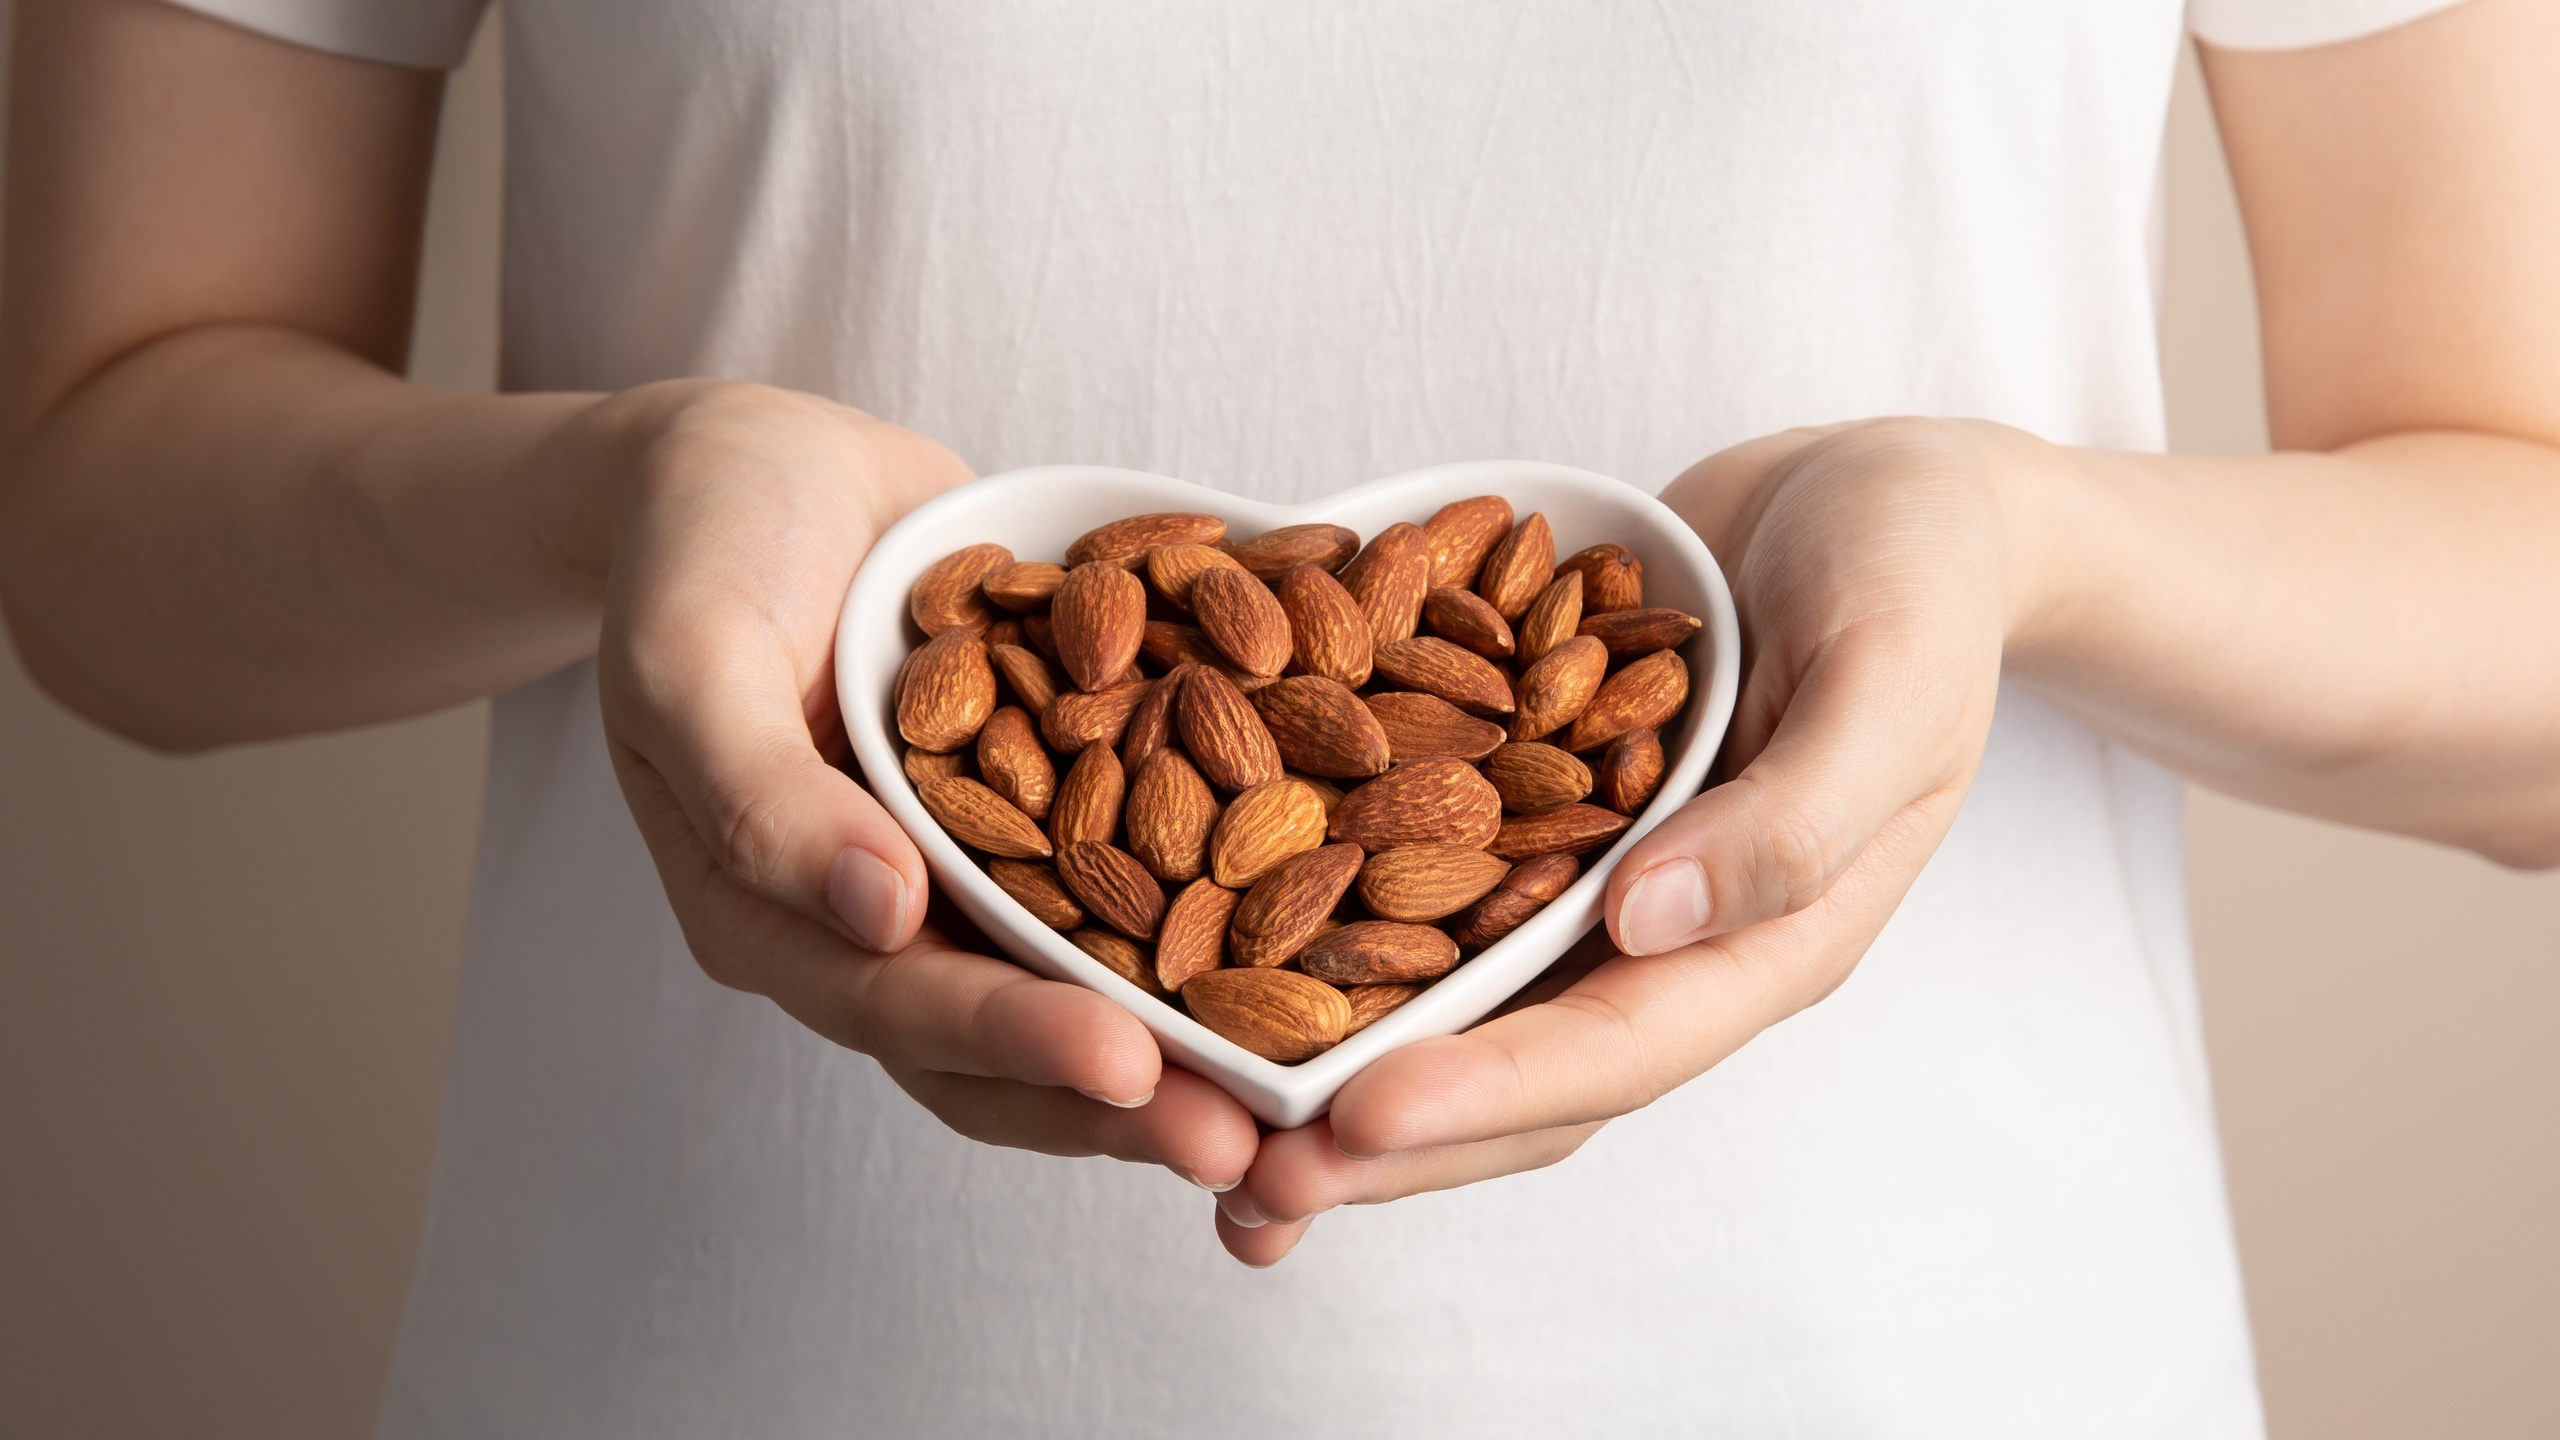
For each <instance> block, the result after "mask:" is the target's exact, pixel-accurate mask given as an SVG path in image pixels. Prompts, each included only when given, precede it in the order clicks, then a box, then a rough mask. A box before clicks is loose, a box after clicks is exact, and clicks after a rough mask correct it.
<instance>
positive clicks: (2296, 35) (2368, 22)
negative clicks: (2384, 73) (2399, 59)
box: [2187, 0, 2460, 50]
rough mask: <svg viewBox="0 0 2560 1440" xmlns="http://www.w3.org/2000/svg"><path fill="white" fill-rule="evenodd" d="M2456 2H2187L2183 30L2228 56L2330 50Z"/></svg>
mask: <svg viewBox="0 0 2560 1440" xmlns="http://www.w3.org/2000/svg"><path fill="white" fill-rule="evenodd" d="M2459 3H2460V0H2187V28H2188V29H2189V30H2191V31H2193V32H2194V33H2195V37H2196V38H2197V39H2199V40H2202V41H2204V42H2205V43H2206V44H2208V45H2220V46H2222V47H2224V48H2226V49H2231V50H2298V49H2301V48H2302V47H2304V46H2307V45H2330V44H2334V43H2336V42H2338V41H2340V40H2353V39H2355V38H2356V37H2357V36H2359V35H2370V34H2372V33H2374V32H2375V31H2377V30H2388V29H2390V28H2391V27H2392V26H2394V25H2402V24H2406V23H2408V22H2409V21H2411V20H2415V19H2417V18H2418V17H2420V16H2422V15H2432V14H2434V13H2435V12H2436V11H2438V10H2449V9H2451V8H2453V6H2455V5H2456V4H2459Z"/></svg>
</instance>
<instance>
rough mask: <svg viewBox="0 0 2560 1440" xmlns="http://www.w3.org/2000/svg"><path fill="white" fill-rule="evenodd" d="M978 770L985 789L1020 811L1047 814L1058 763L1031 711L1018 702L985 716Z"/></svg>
mask: <svg viewBox="0 0 2560 1440" xmlns="http://www.w3.org/2000/svg"><path fill="white" fill-rule="evenodd" d="M978 774H979V775H980V776H981V777H983V778H984V779H985V780H986V782H987V788H988V789H990V790H993V791H994V792H996V793H997V794H999V795H1001V796H1003V797H1004V798H1006V799H1007V800H1010V801H1012V802H1013V804H1014V808H1016V809H1018V810H1020V811H1021V812H1022V813H1023V814H1025V815H1028V816H1030V817H1031V818H1032V819H1034V820H1046V819H1047V818H1049V802H1050V800H1051V799H1053V798H1054V797H1055V796H1056V795H1057V793H1058V767H1057V766H1056V765H1055V764H1053V763H1051V761H1050V759H1049V751H1048V749H1047V747H1045V746H1043V745H1042V744H1041V743H1040V732H1039V730H1038V729H1037V728H1036V727H1034V726H1033V725H1032V723H1031V714H1030V712H1029V711H1027V710H1024V709H1023V708H1022V707H1021V706H1019V705H1006V706H1003V707H1002V708H1000V709H998V710H997V711H996V713H994V714H993V715H990V716H988V717H987V723H986V727H985V728H984V729H982V730H980V731H979V732H978Z"/></svg>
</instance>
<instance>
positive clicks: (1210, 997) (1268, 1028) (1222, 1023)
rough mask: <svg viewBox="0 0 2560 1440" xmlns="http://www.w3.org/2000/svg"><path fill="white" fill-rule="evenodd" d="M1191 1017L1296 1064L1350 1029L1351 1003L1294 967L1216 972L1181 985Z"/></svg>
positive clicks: (1331, 1044)
mask: <svg viewBox="0 0 2560 1440" xmlns="http://www.w3.org/2000/svg"><path fill="white" fill-rule="evenodd" d="M1182 1003H1183V1004H1184V1005H1186V1006H1188V1007H1189V1008H1190V1010H1191V1017H1192V1018H1193V1019H1195V1020H1197V1021H1199V1022H1200V1023H1201V1024H1203V1025H1206V1026H1208V1027H1209V1029H1211V1030H1212V1031H1214V1032H1216V1033H1217V1034H1220V1035H1223V1036H1225V1037H1226V1038H1227V1039H1229V1040H1232V1041H1234V1042H1235V1043H1236V1044H1238V1045H1241V1046H1243V1047H1244V1048H1245V1049H1247V1050H1250V1051H1252V1052H1253V1053H1254V1054H1256V1055H1259V1056H1261V1057H1262V1058H1263V1059H1265V1060H1275V1061H1278V1062H1279V1063H1281V1064H1283V1065H1294V1064H1296V1063H1298V1062H1299V1061H1301V1060H1309V1059H1313V1058H1314V1057H1316V1056H1318V1055H1321V1054H1323V1053H1324V1052H1325V1051H1327V1050H1330V1049H1332V1048H1333V1047H1334V1046H1335V1045H1336V1044H1337V1043H1339V1042H1340V1041H1341V1039H1342V1037H1343V1035H1344V1034H1345V1033H1347V1032H1348V1031H1349V1030H1350V1029H1351V1002H1350V1001H1349V1000H1346V999H1344V998H1343V995H1342V992H1341V991H1339V990H1336V989H1334V988H1333V987H1332V986H1330V985H1327V984H1326V983H1324V982H1323V981H1321V980H1311V979H1309V978H1307V977H1306V976H1304V975H1301V974H1298V973H1297V972H1296V971H1294V970H1212V971H1210V972H1209V973H1207V974H1205V975H1202V976H1199V977H1197V978H1195V979H1194V980H1192V981H1191V983H1189V984H1187V985H1185V986H1183V987H1182Z"/></svg>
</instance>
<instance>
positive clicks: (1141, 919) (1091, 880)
mask: <svg viewBox="0 0 2560 1440" xmlns="http://www.w3.org/2000/svg"><path fill="white" fill-rule="evenodd" d="M1058 878H1059V879H1061V880H1064V881H1065V882H1067V893H1068V894H1070V895H1073V896H1075V897H1076V899H1078V900H1080V901H1082V902H1083V903H1084V908H1085V909H1086V910H1088V911H1090V912H1092V915H1093V918H1094V919H1096V920H1099V921H1101V922H1102V923H1103V924H1105V925H1108V926H1110V927H1111V928H1112V929H1114V930H1117V931H1119V932H1120V933H1121V934H1123V935H1126V936H1128V937H1129V938H1130V939H1132V940H1153V939H1154V938H1156V927H1157V926H1158V925H1160V924H1162V923H1163V921H1164V887H1163V886H1161V885H1158V884H1157V883H1156V877H1155V876H1153V875H1150V874H1148V873H1147V867H1146V866H1144V865H1141V864H1139V863H1138V857H1136V856H1134V855H1132V854H1130V853H1129V852H1128V851H1126V850H1123V849H1121V848H1120V847H1119V846H1117V845H1106V844H1104V843H1103V842H1101V841H1099V840H1079V841H1077V842H1076V843H1074V844H1073V845H1067V846H1062V847H1060V849H1059V851H1058Z"/></svg>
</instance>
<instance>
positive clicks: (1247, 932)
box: [1227, 845, 1360, 966]
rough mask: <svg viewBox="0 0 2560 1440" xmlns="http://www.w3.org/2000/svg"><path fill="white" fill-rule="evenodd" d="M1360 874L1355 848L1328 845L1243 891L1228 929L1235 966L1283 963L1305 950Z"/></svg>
mask: <svg viewBox="0 0 2560 1440" xmlns="http://www.w3.org/2000/svg"><path fill="white" fill-rule="evenodd" d="M1359 874H1360V847H1359V846H1357V845H1327V846H1324V847H1323V848H1321V849H1316V850H1310V851H1308V852H1306V853H1305V854H1303V855H1293V856H1291V857H1289V858H1288V859H1287V860H1284V861H1282V862H1280V864H1278V865H1276V866H1274V867H1272V870H1271V872H1270V873H1269V874H1267V875H1264V876H1263V877H1262V878H1261V879H1259V880H1257V881H1255V882H1254V884H1253V888H1252V889H1251V890H1249V891H1247V892H1245V897H1244V900H1243V902H1242V903H1241V904H1239V905H1237V906H1236V914H1235V919H1234V921H1233V922H1232V923H1231V924H1229V926H1228V927H1227V939H1228V943H1229V945H1230V946H1231V947H1232V950H1233V953H1234V956H1235V962H1236V963H1237V964H1238V965H1243V966H1269V965H1279V964H1282V963H1284V962H1286V961H1287V960H1288V959H1289V957H1291V956H1293V955H1295V954H1297V953H1298V952H1299V951H1300V950H1302V949H1305V948H1306V944H1307V942H1308V941H1310V940H1313V939H1314V938H1316V935H1317V934H1318V933H1319V932H1321V931H1322V930H1323V929H1324V928H1325V922H1326V921H1327V920H1328V919H1329V918H1330V917H1331V916H1332V914H1333V907H1334V906H1335V905H1336V904H1338V903H1340V901H1341V899H1342V897H1343V894H1344V893H1345V892H1347V891H1348V890H1350V888H1351V882H1352V881H1353V880H1354V879H1356V878H1358V876H1359Z"/></svg>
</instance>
